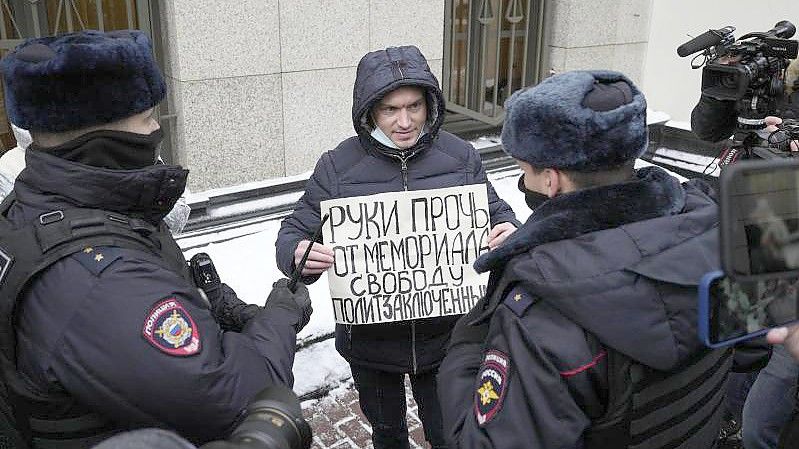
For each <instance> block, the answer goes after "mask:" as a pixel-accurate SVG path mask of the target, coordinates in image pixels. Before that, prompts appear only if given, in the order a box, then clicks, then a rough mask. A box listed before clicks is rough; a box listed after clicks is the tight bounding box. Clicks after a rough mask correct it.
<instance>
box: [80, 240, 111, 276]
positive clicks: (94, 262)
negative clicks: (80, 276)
mask: <svg viewBox="0 0 799 449" xmlns="http://www.w3.org/2000/svg"><path fill="white" fill-rule="evenodd" d="M72 257H74V258H75V259H76V260H77V261H78V262H80V264H81V265H83V266H84V267H85V268H86V269H87V270H89V271H90V272H92V274H94V275H95V276H99V275H100V273H102V272H103V270H105V269H106V268H108V266H109V265H111V264H112V263H114V262H115V261H116V260H118V259H120V258H122V251H121V250H120V249H119V248H116V247H113V246H94V247H92V246H87V247H86V248H83V249H82V250H80V251H78V252H77V253H75V254H74V255H73V256H72Z"/></svg>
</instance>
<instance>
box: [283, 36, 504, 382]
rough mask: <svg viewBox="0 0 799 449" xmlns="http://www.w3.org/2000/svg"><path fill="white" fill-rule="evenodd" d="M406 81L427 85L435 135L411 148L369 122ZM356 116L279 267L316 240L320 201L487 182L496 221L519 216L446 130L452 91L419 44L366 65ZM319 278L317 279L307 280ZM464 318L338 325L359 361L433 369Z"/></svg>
mask: <svg viewBox="0 0 799 449" xmlns="http://www.w3.org/2000/svg"><path fill="white" fill-rule="evenodd" d="M402 86H419V87H422V88H423V89H424V90H425V97H426V100H427V108H428V125H427V133H426V134H425V135H423V136H422V137H421V138H420V139H419V141H418V142H417V143H416V144H415V145H413V146H412V147H411V148H408V149H405V150H397V149H392V148H389V147H387V146H385V145H383V144H381V143H379V142H377V141H376V140H375V139H374V138H373V137H372V136H371V132H372V130H373V127H372V126H371V125H370V123H369V115H370V111H371V109H372V107H373V106H374V105H375V104H377V102H378V101H379V100H380V99H381V98H382V97H383V96H385V95H386V94H387V93H389V92H391V91H393V90H395V89H396V88H398V87H402ZM352 121H353V126H354V128H355V132H356V133H357V136H355V137H350V138H349V139H347V140H345V141H343V142H341V143H340V144H339V145H338V147H336V148H335V149H334V150H332V151H328V152H326V153H325V154H323V155H322V157H321V158H320V159H319V161H318V162H317V164H316V168H315V169H314V172H313V175H312V176H311V178H310V179H309V180H308V184H307V186H306V189H305V194H304V195H303V196H302V198H300V200H299V202H298V203H297V205H296V206H295V209H294V212H293V213H292V214H291V215H290V216H288V217H287V218H286V219H285V220H283V223H282V224H281V227H280V232H279V233H278V238H277V242H276V246H277V265H278V267H279V268H280V270H281V271H283V273H285V274H287V275H288V274H290V273H291V272H292V271H293V269H294V250H295V249H296V247H297V244H298V243H299V242H300V240H304V239H310V238H311V236H312V235H313V233H314V231H315V230H316V228H317V227H318V226H319V223H320V212H319V210H320V209H319V203H320V202H321V201H324V200H327V199H331V198H345V197H353V196H362V195H371V194H376V193H385V192H397V191H403V190H423V189H436V188H443V187H455V186H461V185H467V184H477V183H485V184H486V186H487V188H488V201H489V209H490V214H491V225H492V226H493V225H496V224H498V223H502V222H513V223H514V224H517V225H518V222H517V221H516V218H515V216H514V214H513V211H512V209H511V208H510V206H508V204H507V203H505V202H504V201H502V200H501V199H499V198H498V197H497V195H496V192H494V189H493V188H492V187H491V184H490V183H489V182H488V180H487V179H486V174H485V171H484V170H483V166H482V162H481V160H480V155H479V154H478V153H477V151H476V150H475V149H474V148H473V147H472V146H471V145H470V144H469V143H468V142H465V141H463V140H461V139H459V138H458V137H456V136H454V135H452V134H450V133H448V132H446V131H442V130H441V129H440V128H441V124H442V123H443V121H444V97H443V94H442V93H441V89H440V88H439V86H438V81H437V80H436V78H435V76H434V75H433V74H432V72H431V71H430V68H429V67H428V65H427V61H426V60H425V59H424V56H422V54H421V53H420V52H419V50H418V49H416V48H415V47H399V48H389V49H387V50H381V51H376V52H372V53H370V54H368V55H367V56H365V57H364V59H363V60H362V61H361V64H360V65H359V66H358V72H357V76H356V79H355V88H354V91H353V106H352ZM305 281H306V282H314V281H316V278H306V279H305ZM457 318H458V317H457V316H448V317H441V318H429V319H424V320H416V321H401V322H395V323H385V324H369V325H359V326H343V325H337V326H336V348H337V349H338V351H339V352H340V353H341V354H342V356H343V357H344V358H345V359H347V360H348V361H349V362H351V363H354V364H360V365H366V366H371V367H374V368H377V369H382V370H388V371H396V372H417V371H425V370H429V369H432V368H434V367H436V366H438V364H439V363H440V361H441V359H442V358H443V357H444V349H445V347H446V344H447V341H448V338H449V332H450V330H451V329H452V326H453V325H454V323H455V321H457Z"/></svg>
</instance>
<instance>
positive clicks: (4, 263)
mask: <svg viewBox="0 0 799 449" xmlns="http://www.w3.org/2000/svg"><path fill="white" fill-rule="evenodd" d="M13 260H14V258H13V257H11V255H10V254H8V253H6V252H5V251H3V248H0V285H3V279H5V277H6V274H8V269H9V268H11V262H12V261H13Z"/></svg>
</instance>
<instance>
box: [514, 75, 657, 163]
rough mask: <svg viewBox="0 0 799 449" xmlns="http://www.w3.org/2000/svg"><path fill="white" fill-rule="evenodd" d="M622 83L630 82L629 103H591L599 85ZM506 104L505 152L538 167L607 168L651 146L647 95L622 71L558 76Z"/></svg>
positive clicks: (628, 159)
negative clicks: (587, 100) (601, 104)
mask: <svg viewBox="0 0 799 449" xmlns="http://www.w3.org/2000/svg"><path fill="white" fill-rule="evenodd" d="M619 82H622V83H626V84H627V85H629V88H627V87H626V86H624V87H625V89H624V90H625V91H626V95H629V96H630V97H631V98H629V99H627V101H620V102H617V103H615V104H620V105H619V106H618V107H613V108H612V109H608V110H603V109H604V108H601V107H600V108H597V107H591V105H590V104H586V99H587V97H588V96H589V94H590V93H592V91H594V89H595V88H597V87H598V86H599V85H601V87H605V86H608V85H614V83H616V84H615V85H616V86H618V85H619V84H622V83H619ZM617 90H618V89H617ZM619 95H622V94H619ZM605 103H607V102H605ZM615 104H614V106H615ZM505 108H506V115H505V124H504V126H503V127H502V144H503V146H504V147H505V151H506V152H507V153H508V154H509V155H510V156H512V157H514V158H516V159H520V160H523V161H525V162H527V163H529V164H530V165H532V166H533V167H535V168H557V169H561V170H572V171H598V170H604V169H609V168H613V167H618V166H620V165H623V164H624V163H625V162H628V161H630V160H632V159H635V158H637V157H638V156H640V155H641V154H643V153H644V151H645V150H646V147H647V142H648V134H647V129H646V99H645V98H644V95H643V94H642V93H641V91H640V90H638V88H637V87H636V86H635V85H634V84H633V83H632V81H630V80H629V79H628V78H627V77H625V76H624V75H622V74H621V73H618V72H612V71H574V72H567V73H563V74H561V75H556V76H553V77H551V78H548V79H546V80H545V81H543V82H541V83H540V84H538V85H536V86H534V87H531V88H528V89H523V90H520V91H518V92H516V93H515V94H513V95H512V96H511V97H510V98H509V99H508V101H507V102H506V103H505Z"/></svg>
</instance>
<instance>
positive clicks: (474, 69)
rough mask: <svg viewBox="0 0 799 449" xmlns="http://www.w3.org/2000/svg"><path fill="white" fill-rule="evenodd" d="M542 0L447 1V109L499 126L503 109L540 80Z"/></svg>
mask: <svg viewBox="0 0 799 449" xmlns="http://www.w3.org/2000/svg"><path fill="white" fill-rule="evenodd" d="M543 7H544V0H447V2H446V6H445V8H446V9H445V23H444V30H445V37H444V74H443V78H444V79H443V88H444V94H445V95H446V96H447V109H449V110H450V111H453V112H456V113H459V114H462V115H464V116H467V117H470V118H471V119H474V120H478V121H479V122H482V123H487V124H489V125H500V124H501V123H502V120H503V119H504V117H505V112H504V110H503V107H502V105H503V104H504V102H505V100H506V99H507V98H508V97H509V96H510V94H512V93H513V92H515V91H516V90H518V89H520V88H522V87H525V86H531V85H534V84H536V83H538V81H539V75H540V73H539V72H540V62H541V46H542V40H543V39H542V21H543V13H544V9H543Z"/></svg>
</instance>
